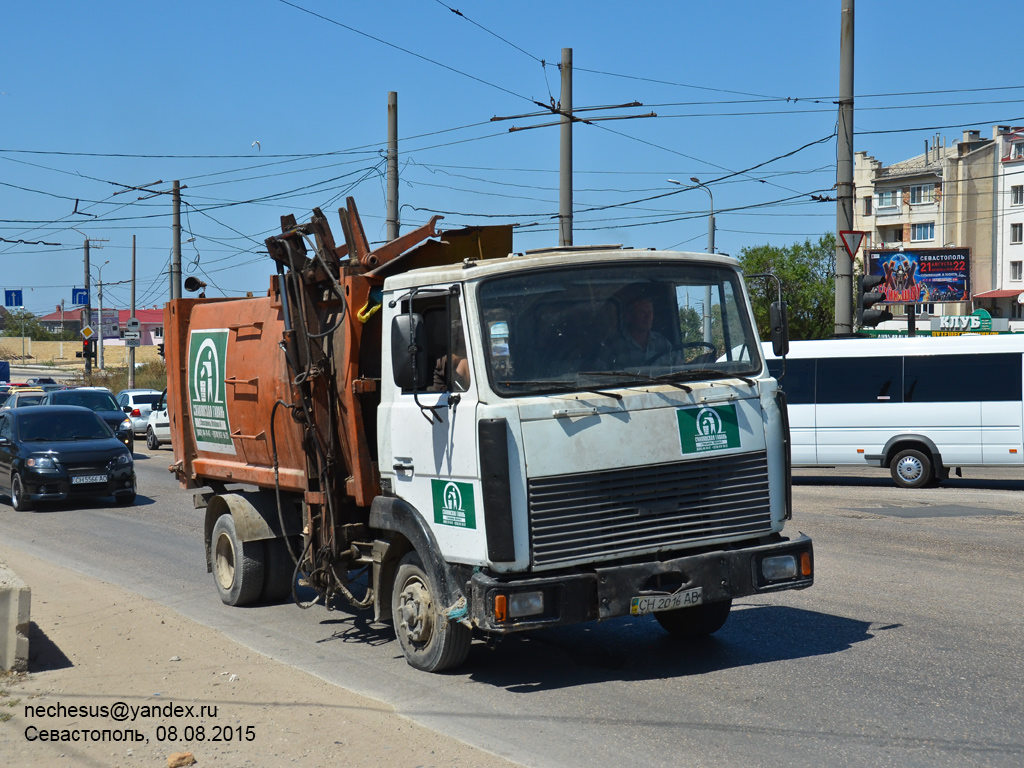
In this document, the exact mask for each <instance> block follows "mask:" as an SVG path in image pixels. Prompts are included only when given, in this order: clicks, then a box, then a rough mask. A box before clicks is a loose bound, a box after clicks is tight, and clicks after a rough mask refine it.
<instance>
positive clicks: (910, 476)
mask: <svg viewBox="0 0 1024 768" xmlns="http://www.w3.org/2000/svg"><path fill="white" fill-rule="evenodd" d="M896 471H897V472H899V473H900V477H902V478H903V479H904V480H906V481H907V482H913V481H915V480H917V479H918V478H919V477H920V476H921V472H922V471H923V468H922V467H921V462H919V461H917V460H915V459H914V458H913V457H911V456H905V457H904V458H903V459H901V460H900V463H899V466H898V467H897V470H896Z"/></svg>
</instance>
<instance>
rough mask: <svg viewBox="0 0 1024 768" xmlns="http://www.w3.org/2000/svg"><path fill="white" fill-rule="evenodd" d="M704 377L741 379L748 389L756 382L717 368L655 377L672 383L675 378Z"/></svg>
mask: <svg viewBox="0 0 1024 768" xmlns="http://www.w3.org/2000/svg"><path fill="white" fill-rule="evenodd" d="M702 376H718V377H720V378H723V379H739V380H740V381H742V382H743V383H744V384H746V385H747V386H748V387H752V386H754V380H753V379H748V378H747V377H746V376H740V375H739V374H738V373H732V372H731V371H722V370H719V369H717V368H691V369H689V370H686V371H674V372H672V373H663V374H662V375H661V376H657V377H655V378H656V380H658V381H671V380H672V379H673V378H676V377H679V378H684V379H699V378H701V377H702Z"/></svg>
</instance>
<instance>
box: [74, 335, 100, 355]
mask: <svg viewBox="0 0 1024 768" xmlns="http://www.w3.org/2000/svg"><path fill="white" fill-rule="evenodd" d="M75 356H76V357H81V358H82V359H84V360H88V359H89V358H95V357H96V342H95V341H91V340H89V339H83V340H82V351H81V352H78V353H77V354H76V355H75Z"/></svg>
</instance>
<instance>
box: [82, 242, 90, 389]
mask: <svg viewBox="0 0 1024 768" xmlns="http://www.w3.org/2000/svg"><path fill="white" fill-rule="evenodd" d="M91 325H92V294H91V293H89V238H88V237H87V238H85V324H84V325H83V326H82V327H83V328H88V327H89V326H91ZM90 376H92V358H91V357H89V356H88V355H86V356H85V380H86V381H89V377H90Z"/></svg>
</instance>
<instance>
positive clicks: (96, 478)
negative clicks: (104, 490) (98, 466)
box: [71, 475, 107, 485]
mask: <svg viewBox="0 0 1024 768" xmlns="http://www.w3.org/2000/svg"><path fill="white" fill-rule="evenodd" d="M105 482H107V476H106V475H78V476H77V477H72V478H71V484H72V485H82V484H84V483H105Z"/></svg>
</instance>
